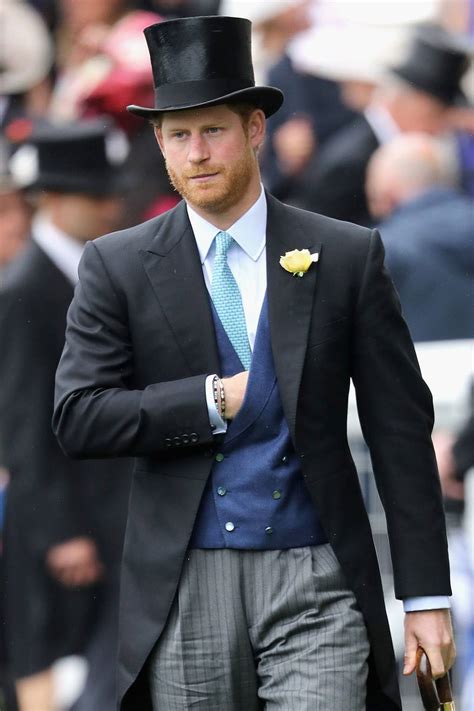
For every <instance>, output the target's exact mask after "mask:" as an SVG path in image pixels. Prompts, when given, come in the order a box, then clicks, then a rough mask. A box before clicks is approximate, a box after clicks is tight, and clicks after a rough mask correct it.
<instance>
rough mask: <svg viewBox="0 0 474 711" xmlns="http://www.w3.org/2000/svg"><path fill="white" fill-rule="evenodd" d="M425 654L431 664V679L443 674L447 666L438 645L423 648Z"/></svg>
mask: <svg viewBox="0 0 474 711" xmlns="http://www.w3.org/2000/svg"><path fill="white" fill-rule="evenodd" d="M425 652H426V656H427V657H428V659H429V662H430V666H431V676H432V677H433V679H439V678H440V677H442V676H444V675H445V674H446V672H447V671H448V668H447V666H446V664H445V661H444V659H443V654H442V652H441V649H440V648H439V647H434V648H432V647H431V648H430V647H428V648H425Z"/></svg>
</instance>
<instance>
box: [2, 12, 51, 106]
mask: <svg viewBox="0 0 474 711" xmlns="http://www.w3.org/2000/svg"><path fill="white" fill-rule="evenodd" d="M53 57H54V49H53V44H52V41H51V38H50V36H49V32H48V28H47V27H46V24H45V23H44V21H43V19H42V18H41V16H40V15H39V13H38V12H36V10H34V9H33V8H32V7H30V6H29V5H28V4H27V3H26V2H23V0H0V94H3V95H5V94H20V93H23V92H24V91H27V90H28V89H31V88H32V87H33V86H35V85H36V84H39V83H40V82H41V81H42V80H43V79H44V78H45V77H46V76H47V74H48V72H49V70H50V68H51V65H52V63H53Z"/></svg>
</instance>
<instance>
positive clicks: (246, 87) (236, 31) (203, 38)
mask: <svg viewBox="0 0 474 711" xmlns="http://www.w3.org/2000/svg"><path fill="white" fill-rule="evenodd" d="M250 30H251V23H250V22H249V20H245V19H243V18H240V17H223V16H208V17H187V18H184V19H179V20H168V21H167V22H161V23H158V24H156V25H151V26H150V27H147V28H146V29H145V37H146V41H147V44H148V50H149V52H150V58H151V64H152V69H153V83H154V85H155V106H154V108H145V107H143V106H135V105H132V106H127V109H128V111H131V112H132V113H134V114H137V115H138V116H143V117H144V118H152V117H153V116H154V115H158V114H160V113H162V112H164V111H178V110H180V109H192V108H197V107H200V106H214V105H216V104H224V103H236V102H248V103H250V104H254V105H255V106H256V107H258V108H261V109H262V110H263V111H264V112H265V115H266V116H271V114H273V113H275V111H277V110H278V109H279V108H280V106H281V104H282V102H283V94H282V92H281V91H280V90H279V89H275V88H274V87H270V86H255V78H254V73H253V67H252V57H251V41H250Z"/></svg>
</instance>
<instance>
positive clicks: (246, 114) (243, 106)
mask: <svg viewBox="0 0 474 711" xmlns="http://www.w3.org/2000/svg"><path fill="white" fill-rule="evenodd" d="M217 105H218V106H221V105H223V106H227V108H228V109H230V110H231V111H233V113H234V114H237V115H238V116H240V118H241V120H242V125H243V127H244V128H247V126H248V122H249V120H250V117H251V115H252V114H253V112H254V111H255V110H256V109H258V106H255V105H254V104H249V103H247V102H244V101H238V102H235V103H233V102H225V103H223V104H217ZM196 108H201V107H196ZM202 108H205V107H204V106H203V107H202ZM162 121H163V113H160V114H158V115H157V116H152V117H151V118H150V119H149V122H150V124H151V125H152V126H153V128H161V124H162Z"/></svg>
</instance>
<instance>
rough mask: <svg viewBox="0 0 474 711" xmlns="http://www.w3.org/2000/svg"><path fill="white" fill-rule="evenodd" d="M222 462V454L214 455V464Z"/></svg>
mask: <svg viewBox="0 0 474 711" xmlns="http://www.w3.org/2000/svg"><path fill="white" fill-rule="evenodd" d="M223 460H224V455H223V454H222V452H217V454H216V462H222V461H223Z"/></svg>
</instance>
